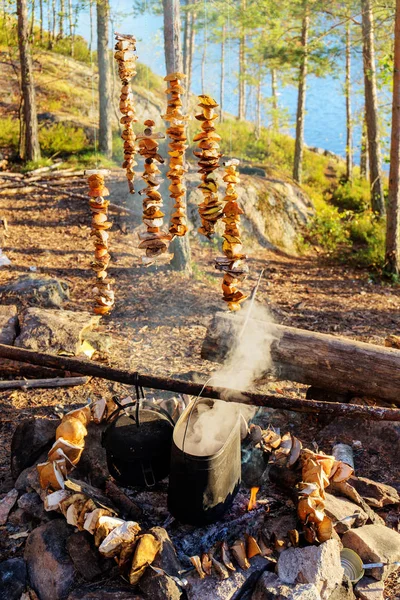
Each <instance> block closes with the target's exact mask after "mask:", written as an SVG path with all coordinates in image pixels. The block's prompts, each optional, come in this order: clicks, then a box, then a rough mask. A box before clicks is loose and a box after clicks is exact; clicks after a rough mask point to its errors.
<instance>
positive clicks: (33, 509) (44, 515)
mask: <svg viewBox="0 0 400 600" xmlns="http://www.w3.org/2000/svg"><path fill="white" fill-rule="evenodd" d="M18 506H19V508H21V509H22V510H23V511H24V513H25V514H26V515H27V516H28V517H31V518H33V519H38V520H39V521H44V522H46V521H49V520H50V519H51V517H50V514H49V513H48V512H46V511H45V510H44V505H43V500H42V499H41V497H40V496H39V494H37V493H36V492H27V493H26V494H23V495H22V496H21V497H20V498H19V500H18Z"/></svg>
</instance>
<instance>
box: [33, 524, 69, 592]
mask: <svg viewBox="0 0 400 600" xmlns="http://www.w3.org/2000/svg"><path fill="white" fill-rule="evenodd" d="M70 533H71V530H70V528H69V527H68V525H67V523H66V522H65V520H64V519H56V520H55V521H50V522H49V523H46V524H45V525H42V526H41V527H38V528H37V529H34V530H33V531H32V533H31V534H30V535H29V537H28V539H27V542H26V546H25V553H24V558H25V560H26V563H27V568H28V574H29V579H30V583H31V586H32V588H33V589H34V590H35V592H36V593H37V595H38V596H39V598H40V600H64V599H65V598H66V597H67V596H68V593H69V592H70V590H71V589H72V587H73V585H74V583H75V580H76V575H77V573H76V570H75V567H74V564H73V562H72V560H71V558H70V556H69V554H68V551H67V547H66V544H67V538H68V536H69V535H70Z"/></svg>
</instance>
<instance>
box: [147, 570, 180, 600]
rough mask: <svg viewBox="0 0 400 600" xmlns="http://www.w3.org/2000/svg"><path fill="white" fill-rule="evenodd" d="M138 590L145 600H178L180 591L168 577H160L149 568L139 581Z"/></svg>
mask: <svg viewBox="0 0 400 600" xmlns="http://www.w3.org/2000/svg"><path fill="white" fill-rule="evenodd" d="M138 588H139V590H140V591H141V592H142V594H143V596H144V597H145V598H146V599H147V600H179V598H180V597H181V591H180V589H179V587H178V586H177V584H176V583H175V581H174V580H173V579H171V577H168V575H160V574H158V573H156V572H155V571H153V570H152V569H151V568H148V569H146V571H145V572H144V575H143V576H142V577H141V578H140V579H139V583H138Z"/></svg>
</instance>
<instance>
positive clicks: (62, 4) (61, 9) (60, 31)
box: [58, 0, 65, 40]
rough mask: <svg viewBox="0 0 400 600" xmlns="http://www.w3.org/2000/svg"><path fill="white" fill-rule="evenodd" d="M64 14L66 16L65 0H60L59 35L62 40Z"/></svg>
mask: <svg viewBox="0 0 400 600" xmlns="http://www.w3.org/2000/svg"><path fill="white" fill-rule="evenodd" d="M64 16H65V0H60V12H59V14H58V36H59V38H60V39H61V40H62V39H63V37H64Z"/></svg>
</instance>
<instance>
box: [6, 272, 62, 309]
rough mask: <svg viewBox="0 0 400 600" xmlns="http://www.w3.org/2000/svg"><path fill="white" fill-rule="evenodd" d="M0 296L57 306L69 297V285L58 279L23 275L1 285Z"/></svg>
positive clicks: (47, 306) (7, 299)
mask: <svg viewBox="0 0 400 600" xmlns="http://www.w3.org/2000/svg"><path fill="white" fill-rule="evenodd" d="M0 296H2V297H3V299H4V300H5V301H6V302H7V301H11V302H12V301H13V300H14V301H15V300H16V299H17V300H19V301H24V302H25V303H26V302H29V303H30V304H35V305H39V306H43V307H45V308H59V307H60V306H62V304H63V303H64V302H65V301H66V300H68V299H69V285H68V283H67V282H66V281H62V280H60V279H55V278H51V277H41V276H37V275H36V276H35V275H24V276H22V277H20V278H19V279H17V281H13V282H12V283H9V284H7V285H3V286H1V287H0Z"/></svg>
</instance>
